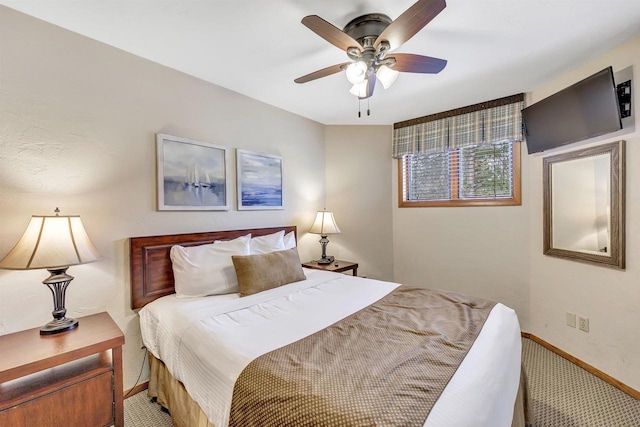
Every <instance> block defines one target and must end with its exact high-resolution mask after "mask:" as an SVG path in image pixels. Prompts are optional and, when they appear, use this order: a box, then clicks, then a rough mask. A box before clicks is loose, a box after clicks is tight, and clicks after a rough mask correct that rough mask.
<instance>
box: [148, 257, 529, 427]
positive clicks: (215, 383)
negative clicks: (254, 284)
mask: <svg viewBox="0 0 640 427" xmlns="http://www.w3.org/2000/svg"><path fill="white" fill-rule="evenodd" d="M305 274H306V276H307V280H304V281H301V282H296V283H292V284H289V285H286V286H282V287H279V288H276V289H272V290H269V291H265V292H260V293H258V294H254V295H251V296H248V297H244V298H239V296H238V294H229V295H220V296H212V297H204V298H193V299H178V298H176V297H175V295H170V296H166V297H163V298H160V299H158V300H156V301H154V302H152V303H150V304H148V305H147V306H145V307H144V308H143V309H142V310H140V324H141V329H142V339H143V342H144V344H145V346H146V347H147V348H148V349H149V351H150V352H151V353H152V354H153V355H154V356H155V357H157V358H158V359H161V360H162V361H163V362H164V363H165V365H166V366H167V368H168V369H169V372H171V374H172V375H173V376H174V377H175V378H176V379H178V380H179V381H181V382H182V383H183V384H184V385H185V387H186V388H187V390H188V392H189V394H190V395H191V397H192V398H193V399H194V400H195V401H196V402H197V403H198V404H199V405H200V407H201V408H202V410H203V411H204V413H205V414H206V415H207V417H208V418H209V420H210V421H211V422H212V423H213V424H214V425H215V426H216V427H226V426H227V425H228V423H229V410H230V408H231V396H232V394H233V386H234V384H235V381H236V379H237V378H238V376H239V375H240V373H241V372H242V370H243V369H244V368H245V367H246V366H247V365H248V364H249V363H250V362H251V361H252V360H253V359H255V358H256V357H258V356H260V355H262V354H264V353H267V352H269V351H271V350H275V349H276V348H279V347H282V346H284V345H287V344H290V343H292V342H294V341H296V340H298V339H301V338H303V337H305V336H307V335H310V334H312V333H314V332H316V331H318V330H320V329H322V328H325V327H327V326H329V325H331V324H333V323H335V322H336V321H338V320H340V319H342V318H344V317H347V316H348V315H349V314H351V313H354V312H356V311H358V310H360V309H362V308H364V307H366V306H368V305H370V304H372V303H374V302H375V301H377V300H379V299H380V298H382V297H383V296H385V295H386V294H388V293H389V292H391V291H392V290H393V289H395V288H396V287H397V286H398V284H395V283H389V282H380V281H376V280H371V279H362V278H358V277H352V276H347V275H343V274H337V273H330V272H324V271H317V270H308V269H305ZM520 353H521V339H520V326H519V324H518V319H517V317H516V314H515V312H514V311H513V310H511V309H510V308H508V307H506V306H504V305H502V304H497V305H496V306H495V307H494V308H493V310H492V311H491V313H490V315H489V317H488V319H487V321H486V323H485V325H484V327H483V329H482V331H481V333H480V335H479V336H478V338H477V340H476V342H475V344H474V345H473V347H472V348H471V350H470V351H469V353H468V354H467V356H466V357H465V359H464V360H463V362H462V364H461V365H460V367H459V369H458V370H457V371H456V373H455V375H454V376H453V378H452V379H451V381H450V383H449V385H448V386H447V387H446V388H445V390H444V392H443V393H442V395H441V397H440V399H438V401H437V402H436V404H435V405H434V407H433V409H432V411H431V413H430V414H429V417H428V418H427V420H426V421H425V424H424V425H425V427H434V426H447V427H456V426H461V427H462V426H487V427H500V426H509V425H511V419H512V416H513V407H514V402H515V397H516V392H517V389H518V384H519V378H520Z"/></svg>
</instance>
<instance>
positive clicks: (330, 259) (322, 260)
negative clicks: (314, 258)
mask: <svg viewBox="0 0 640 427" xmlns="http://www.w3.org/2000/svg"><path fill="white" fill-rule="evenodd" d="M334 259H335V258H334V257H332V256H328V257H325V258H320V259H319V260H318V264H331V263H332V262H333V260H334Z"/></svg>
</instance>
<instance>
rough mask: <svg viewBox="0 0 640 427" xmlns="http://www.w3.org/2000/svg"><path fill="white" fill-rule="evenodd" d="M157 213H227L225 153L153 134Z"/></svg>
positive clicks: (212, 146) (205, 144) (216, 147)
mask: <svg viewBox="0 0 640 427" xmlns="http://www.w3.org/2000/svg"><path fill="white" fill-rule="evenodd" d="M156 148H157V150H156V152H157V158H158V210H161V211H183V210H185V211H186V210H201V211H213V210H229V209H230V208H231V202H230V200H231V196H230V194H229V193H230V179H229V150H228V149H227V148H226V147H222V146H220V145H215V144H211V143H208V142H201V141H193V140H191V139H186V138H179V137H177V136H171V135H164V134H160V133H159V134H157V135H156Z"/></svg>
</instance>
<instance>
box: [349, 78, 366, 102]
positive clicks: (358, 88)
mask: <svg viewBox="0 0 640 427" xmlns="http://www.w3.org/2000/svg"><path fill="white" fill-rule="evenodd" d="M367 83H368V81H367V80H365V81H363V82H360V83H357V84H354V85H353V86H352V87H351V89H350V90H349V93H350V94H351V95H353V96H357V97H358V98H366V97H367Z"/></svg>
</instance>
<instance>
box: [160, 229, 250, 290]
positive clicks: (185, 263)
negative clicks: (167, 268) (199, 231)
mask: <svg viewBox="0 0 640 427" xmlns="http://www.w3.org/2000/svg"><path fill="white" fill-rule="evenodd" d="M250 239H251V236H250V235H247V236H242V237H239V238H237V239H234V240H228V241H216V242H215V244H208V245H200V246H190V247H183V246H178V245H176V246H173V247H172V248H171V252H170V255H171V264H172V267H173V277H174V279H175V288H176V296H177V297H178V298H192V297H203V296H207V295H222V294H230V293H233V292H239V291H240V290H239V288H238V278H237V277H236V271H235V269H234V267H233V261H232V260H231V256H232V255H249V240H250Z"/></svg>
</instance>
